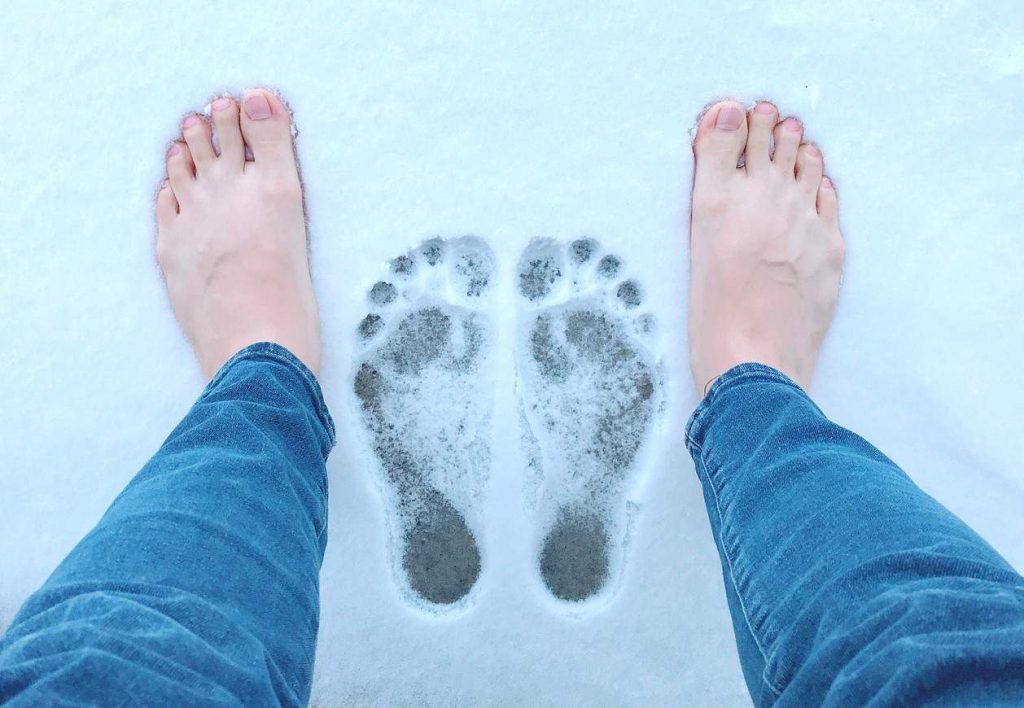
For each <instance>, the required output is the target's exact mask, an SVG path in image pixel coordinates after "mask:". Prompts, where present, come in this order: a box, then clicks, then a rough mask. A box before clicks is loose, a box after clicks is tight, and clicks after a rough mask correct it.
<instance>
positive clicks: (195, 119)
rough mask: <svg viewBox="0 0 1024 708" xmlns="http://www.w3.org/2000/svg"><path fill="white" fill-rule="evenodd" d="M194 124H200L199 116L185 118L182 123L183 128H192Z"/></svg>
mask: <svg viewBox="0 0 1024 708" xmlns="http://www.w3.org/2000/svg"><path fill="white" fill-rule="evenodd" d="M193 125H199V116H189V117H188V118H186V119H185V122H184V123H182V124H181V126H182V127H183V128H191V127H192V126H193Z"/></svg>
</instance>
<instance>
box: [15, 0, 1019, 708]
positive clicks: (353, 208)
mask: <svg viewBox="0 0 1024 708" xmlns="http://www.w3.org/2000/svg"><path fill="white" fill-rule="evenodd" d="M430 5H431V6H429V7H428V6H427V4H426V3H424V4H423V6H420V7H414V6H411V5H406V4H404V3H392V2H374V3H346V4H345V5H344V6H340V5H334V4H333V3H327V2H311V3H294V2H273V3H260V4H256V3H229V2H220V1H217V2H209V1H206V0H204V1H202V2H200V1H192V2H188V1H184V0H179V1H178V2H174V3H149V2H137V3H128V2H113V1H105V2H92V3H77V4H68V3H64V2H53V1H51V2H34V3H28V2H17V3H5V4H4V7H3V8H2V9H0V28H2V29H0V66H3V67H5V69H6V70H5V72H4V73H5V79H4V86H3V89H0V91H2V94H0V95H2V97H3V100H2V102H0V126H2V130H3V147H2V149H0V168H2V169H0V194H2V195H3V201H2V208H0V235H2V236H0V327H2V330H0V331H2V332H3V338H2V340H0V365H2V367H3V374H2V375H0V400H2V401H3V404H4V405H3V408H2V411H0V430H2V433H0V448H2V453H3V454H2V459H3V471H2V473H0V504H2V511H0V625H2V624H4V623H6V622H7V621H9V618H10V616H11V615H12V614H13V613H14V611H15V610H16V608H17V606H18V605H19V604H20V603H21V602H22V600H23V599H24V598H25V597H26V596H27V595H28V594H29V593H30V592H31V591H32V590H33V589H34V588H35V587H37V586H38V585H39V584H40V583H41V582H42V581H43V580H44V579H45V578H46V576H47V575H48V574H49V572H50V571H51V570H52V569H53V568H54V567H55V565H56V564H57V563H58V562H59V561H60V559H61V558H62V557H63V555H64V554H65V553H66V552H67V551H68V550H69V549H70V548H71V547H72V546H73V545H74V544H75V543H76V542H77V541H78V539H79V538H80V537H81V536H82V535H83V534H84V533H85V532H86V531H88V530H89V529H90V528H91V527H92V526H93V524H94V523H95V522H96V520H97V519H98V518H99V516H100V515H101V513H102V512H103V511H104V509H105V508H106V507H107V505H108V504H109V503H110V501H111V500H112V499H113V498H114V496H115V495H116V493H117V492H118V491H119V490H120V489H121V488H122V487H123V485H124V484H125V483H126V482H127V481H128V480H129V479H130V478H131V477H132V475H133V474H134V473H135V472H136V471H137V469H138V468H139V467H140V466H141V465H142V464H143V463H144V462H145V461H146V459H147V458H148V457H149V456H150V455H151V454H152V453H153V451H155V450H156V448H157V447H158V445H159V444H160V442H161V441H162V440H163V438H164V437H165V435H166V434H167V433H168V432H169V431H170V429H171V428H172V426H173V425H174V424H176V423H177V422H178V420H179V419H180V417H181V416H182V415H183V414H184V413H185V411H186V410H187V409H188V407H189V406H190V404H191V403H192V401H193V400H194V398H195V397H196V396H197V395H198V393H199V391H200V389H201V386H202V381H201V378H200V374H199V371H198V368H197V366H196V364H195V363H194V361H193V359H192V355H191V352H190V351H189V348H188V347H187V345H186V344H185V342H184V340H183V339H182V337H181V336H180V334H179V332H178V329H177V327H176V325H175V322H174V320H173V317H172V314H171V311H170V309H169V306H168V304H167V301H166V298H165V295H164V292H163V289H162V285H161V282H160V278H159V275H158V273H157V270H156V267H155V264H154V260H153V253H152V241H153V220H152V197H153V191H154V189H155V186H156V184H157V182H158V180H159V179H160V178H161V175H162V169H163V167H162V159H161V158H162V151H163V147H164V145H165V144H166V142H167V141H168V140H170V139H171V137H172V136H173V135H174V132H175V129H176V126H177V124H178V120H179V119H180V116H181V115H182V114H183V113H184V112H185V111H186V110H189V109H193V108H196V107H201V106H203V105H204V104H206V103H207V101H208V100H209V98H210V97H211V96H212V95H213V94H214V93H215V92H217V91H219V90H238V89H241V88H243V87H245V86H247V85H250V84H256V83H265V84H269V85H273V86H276V87H278V88H280V90H281V91H282V92H283V94H284V95H285V96H286V97H287V99H288V100H289V101H290V103H291V105H292V107H293V108H294V110H295V113H296V117H297V122H298V127H299V130H300V133H301V135H300V136H299V153H300V157H301V160H302V167H303V174H304V177H305V180H306V185H307V199H308V204H309V218H310V223H311V228H312V237H313V264H314V269H315V273H314V278H315V281H316V287H317V292H318V295H319V298H320V303H321V308H322V313H323V320H324V328H323V329H324V337H325V348H326V362H325V369H324V374H323V384H324V387H325V389H326V392H327V397H328V402H329V404H330V406H331V408H332V410H333V412H334V414H335V416H336V417H337V418H338V419H339V423H340V436H339V444H338V447H337V449H336V451H335V453H334V455H333V456H332V458H331V460H330V464H329V468H330V476H331V506H330V511H331V517H330V518H331V521H330V543H329V546H328V550H327V557H326V559H325V562H324V567H323V574H322V602H323V610H322V630H321V636H320V644H319V657H318V665H317V673H316V683H315V688H314V700H315V701H316V702H317V703H320V704H323V705H340V704H346V705H385V704H386V705H402V704H406V705H409V704H444V705H452V704H467V705H469V704H473V705H500V704H516V703H518V704H534V705H537V704H541V705H570V704H583V703H586V704H591V705H657V704H668V703H672V704H697V705H699V704H704V705H743V704H746V703H747V702H748V701H749V699H748V698H747V696H746V690H745V688H744V686H743V682H742V678H741V675H740V671H739V666H738V662H737V659H736V657H735V651H734V642H733V638H732V631H731V628H730V623H729V617H728V613H727V609H726V603H725V597H724V593H723V587H722V580H721V576H720V570H719V565H718V559H717V556H716V554H715V550H714V547H713V543H712V539H711V534H710V533H709V528H708V524H707V520H706V516H705V511H704V504H703V502H702V500H701V495H700V489H699V484H698V482H697V479H696V477H695V475H694V472H693V467H692V465H691V463H690V461H689V457H688V455H687V454H686V452H685V449H684V445H683V436H682V426H683V424H684V422H685V420H686V417H687V416H688V415H689V414H690V412H691V411H692V409H693V407H694V405H695V402H696V401H695V397H694V396H693V394H692V393H691V391H690V383H689V378H688V374H687V370H686V365H685V357H684V352H685V351H686V345H685V320H684V316H685V281H686V278H685V265H686V221H687V209H688V207H687V192H688V189H689V184H690V171H691V167H692V161H691V155H690V149H689V142H688V140H689V136H688V130H689V128H690V127H691V126H692V124H693V122H694V119H695V117H696V116H697V114H698V113H699V112H700V110H701V108H702V106H704V104H705V103H706V102H707V101H708V100H710V99H712V98H714V97H717V96H736V97H738V98H740V99H742V100H744V101H749V100H753V99H756V98H759V97H770V98H772V99H774V100H775V101H777V102H778V104H779V105H780V107H781V108H782V110H783V111H785V112H792V113H795V114H796V115H799V116H800V117H802V118H803V119H804V120H805V121H806V123H807V125H808V134H809V136H810V137H811V138H812V139H814V140H816V141H818V142H819V144H820V145H821V146H822V148H823V149H824V152H825V155H826V160H827V166H828V171H829V173H830V174H831V175H832V176H833V178H834V180H835V182H836V184H837V186H838V189H839V194H840V202H841V219H842V225H843V229H844V232H845V234H846V237H847V239H848V242H849V261H848V269H847V274H846V280H845V284H844V289H843V293H842V296H841V301H840V306H839V311H838V315H837V318H836V323H835V327H834V329H833V332H832V334H831V335H830V338H829V340H828V343H827V345H826V350H825V352H824V356H823V359H822V363H821V367H820V370H819V372H818V377H817V382H816V393H815V397H816V399H817V400H818V401H819V402H820V404H821V405H822V407H823V408H824V410H825V411H826V412H828V413H829V414H830V415H831V416H832V417H833V418H834V419H835V420H837V421H838V422H840V423H842V424H844V425H846V426H848V427H850V428H852V429H853V430H855V431H857V432H859V433H860V434H862V435H864V436H865V437H867V438H868V439H869V440H871V441H872V442H874V443H875V444H876V445H877V446H878V447H880V448H881V449H882V450H883V451H884V452H886V453H887V454H889V455H890V456H891V457H892V458H893V459H895V460H896V461H897V462H898V463H900V464H901V465H903V466H904V467H905V469H906V470H907V471H908V472H909V473H910V474H911V476H912V477H913V478H914V479H915V480H917V482H918V483H919V484H920V485H921V486H922V487H924V489H925V490H927V491H928V492H929V493H931V494H933V495H934V496H935V497H937V498H938V499H939V500H940V501H942V502H943V503H945V504H946V505H947V506H949V507H950V508H951V509H952V510H954V511H955V512H956V513H958V514H960V515H961V516H962V517H963V518H964V519H965V520H967V521H968V522H969V523H970V524H972V525H973V526H974V527H975V528H976V529H977V530H978V531H979V532H980V533H981V534H982V535H983V536H984V537H985V538H987V539H988V540H989V541H990V542H991V543H992V544H993V545H994V546H995V547H996V548H997V549H998V550H999V551H1000V552H1002V553H1003V554H1004V555H1005V556H1006V557H1007V558H1008V559H1009V560H1010V562H1011V563H1012V564H1014V565H1015V566H1016V567H1017V568H1024V541H1022V539H1024V514H1022V513H1021V512H1022V510H1024V471H1022V470H1021V465H1020V462H1019V457H1020V450H1019V446H1020V439H1021V431H1022V424H1021V419H1020V415H1019V408H1020V402H1021V400H1022V399H1024V377H1022V376H1021V374H1020V366H1019V363H1018V360H1017V356H1018V354H1019V352H1020V349H1021V345H1022V343H1024V325H1022V321H1021V316H1020V307H1021V306H1020V303H1021V300H1022V299H1024V280H1022V265H1024V258H1022V256H1021V250H1020V245H1021V236H1022V233H1021V223H1022V217H1024V206H1022V205H1024V198H1022V192H1024V180H1022V177H1021V164H1022V163H1024V132H1022V131H1021V129H1020V122H1021V119H1020V111H1021V110H1022V109H1024V100H1022V99H1024V10H1022V7H1024V6H1022V5H1021V4H1020V3H1019V2H1016V1H1015V0H1006V1H1005V2H967V1H952V2H922V3H893V2H865V1H863V0H862V1H860V2H837V1H833V2H829V3H817V2H782V1H781V0H778V1H775V2H771V3H768V2H765V3H760V2H751V1H735V2H728V3H708V2H700V3H698V2H693V3H680V2H671V3H670V2H665V3H654V2H652V3H627V2H618V3H580V2H576V3H570V2H552V1H550V0H549V1H546V2H535V3H513V2H495V3H440V4H436V5H439V6H433V5H435V4H430ZM467 233H472V234H477V235H479V236H481V237H484V238H486V239H487V240H488V241H489V242H490V244H491V246H492V247H493V249H494V250H495V252H496V255H497V259H498V262H499V264H500V269H501V273H500V280H499V282H498V283H497V286H496V287H497V290H496V293H495V297H496V298H497V302H498V304H499V305H501V306H502V307H503V308H504V311H505V312H506V313H507V315H508V323H509V326H508V327H504V328H499V331H500V335H499V336H498V340H497V342H496V346H497V351H498V354H497V356H498V359H497V361H498V365H500V366H504V367H505V369H504V370H505V371H507V372H508V378H507V380H506V381H505V383H504V384H503V385H499V386H497V387H496V391H495V395H496V399H495V424H494V426H493V430H494V436H493V440H492V452H493V460H494V464H493V468H492V470H491V475H490V481H489V483H488V489H487V493H486V499H485V502H484V506H485V509H484V516H483V518H484V519H485V520H486V528H485V529H484V532H483V539H482V542H481V543H482V546H483V549H484V553H483V556H484V563H485V566H484V569H483V573H482V575H481V579H480V586H479V588H478V589H477V590H475V591H474V592H475V593H477V594H476V595H475V597H474V601H473V604H472V606H471V607H469V608H468V609H467V610H466V611H464V612H459V613H455V614H453V615H451V616H447V615H446V616H440V617H433V616H429V615H427V614H425V613H424V612H423V611H422V610H420V609H417V608H415V607H412V606H410V605H409V604H408V603H406V602H405V601H404V600H403V598H402V596H401V595H400V593H399V592H398V590H397V589H396V586H395V583H394V582H393V576H392V573H391V567H390V566H389V561H388V554H387V552H386V545H385V544H386V543H387V531H386V528H387V524H386V520H385V517H384V513H385V512H384V507H383V506H382V503H381V499H380V495H379V493H378V491H377V487H376V486H375V484H374V482H373V475H372V474H370V473H369V465H371V464H372V463H371V461H370V460H369V458H367V457H366V455H365V452H364V451H363V449H362V448H361V447H360V446H359V445H358V444H357V439H356V438H357V436H356V434H355V425H356V423H355V421H353V420H352V419H351V416H350V411H351V410H352V408H351V406H352V402H351V380H350V375H351V366H352V359H353V346H354V337H353V332H354V329H355V327H356V324H357V323H358V322H359V321H360V319H362V317H363V316H364V315H365V314H366V313H365V308H366V301H365V293H366V289H367V287H368V286H369V285H371V284H372V283H373V282H374V281H375V280H376V279H377V278H378V277H379V276H380V274H381V273H383V272H385V270H384V269H385V268H386V264H387V261H388V260H389V259H390V258H392V257H394V256H395V255H398V254H399V253H403V252H404V251H405V250H406V249H408V248H410V247H412V246H415V245H416V244H418V243H420V242H421V241H422V240H423V239H425V238H429V237H431V236H435V235H442V236H446V237H451V236H459V235H462V234H467ZM580 235H590V236H594V237H596V238H599V239H600V240H601V241H602V242H603V243H604V244H605V246H606V247H607V248H608V249H609V250H611V251H614V252H618V253H621V254H623V255H624V256H625V258H626V259H627V262H628V266H629V268H630V271H631V273H633V274H635V275H636V277H637V278H638V279H640V280H641V281H642V282H643V284H644V288H645V291H646V295H647V301H648V304H649V306H650V307H651V308H652V309H653V310H654V311H655V313H656V315H657V318H658V320H659V331H660V336H661V337H662V338H663V341H667V342H676V345H675V346H674V347H672V348H666V352H668V354H667V355H666V360H665V365H666V386H667V390H666V393H667V399H668V401H667V410H666V423H665V425H664V426H663V428H662V430H663V431H664V432H663V434H662V435H661V436H660V438H659V439H658V440H657V441H656V443H655V445H653V448H654V449H652V453H651V455H650V457H649V462H650V464H649V465H647V468H646V469H645V470H643V473H642V474H641V478H642V483H641V484H639V485H638V486H637V487H636V489H634V491H633V493H632V496H631V498H632V499H633V500H634V501H635V503H636V504H637V505H638V508H639V511H638V513H637V516H636V519H635V523H634V525H633V529H632V542H631V544H630V546H629V548H628V550H627V556H626V564H625V567H624V569H623V577H622V580H621V583H620V585H619V586H618V588H617V592H616V595H615V597H614V598H613V599H612V600H611V601H610V602H609V603H608V604H607V605H605V606H603V607H601V608H600V609H598V610H595V611H593V612H590V613H585V614H583V615H579V614H574V613H571V612H567V611H565V609H564V607H562V606H561V605H560V604H559V603H558V602H556V601H555V600H553V599H552V598H551V597H550V596H549V595H547V594H546V593H545V592H544V591H543V586H542V585H541V584H539V583H538V581H537V576H536V570H535V564H534V560H533V555H532V554H533V546H532V542H533V541H532V539H533V533H534V530H533V529H532V528H531V525H530V520H529V519H530V517H529V516H528V514H526V512H525V511H524V504H523V496H524V487H523V474H524V472H523V456H522V453H521V451H520V448H519V433H518V427H519V426H518V408H517V402H516V399H515V395H516V394H515V389H514V379H513V377H512V371H513V367H514V359H513V354H512V348H513V342H514V333H513V329H514V327H513V326H512V323H513V322H514V317H515V311H514V307H515V305H514V301H515V295H514V287H513V282H512V281H513V277H512V276H513V273H514V268H515V263H516V261H517V258H518V257H519V254H520V252H521V251H522V249H523V248H524V246H525V245H526V244H527V243H528V241H529V240H530V239H531V238H533V237H537V236H545V237H553V238H557V239H573V238H576V237H578V236H580Z"/></svg>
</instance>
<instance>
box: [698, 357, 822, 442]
mask: <svg viewBox="0 0 1024 708" xmlns="http://www.w3.org/2000/svg"><path fill="white" fill-rule="evenodd" d="M758 382H761V383H774V384H780V385H783V386H789V387H791V388H794V389H796V390H797V391H799V392H800V394H801V395H803V396H804V397H807V394H806V393H805V392H804V390H803V389H802V388H800V385H799V384H797V383H796V382H795V381H793V379H791V378H789V377H788V376H786V375H785V374H784V373H782V372H781V371H779V370H778V369H773V368H772V367H770V366H767V365H765V364H756V363H753V362H750V363H746V364H737V365H736V366H734V367H732V368H731V369H729V370H728V371H726V372H725V373H724V374H722V375H721V376H719V377H718V379H717V380H716V381H715V383H714V385H712V386H711V390H710V391H708V394H707V395H706V396H704V400H702V401H701V402H700V405H699V406H697V410H695V411H694V412H693V415H691V416H690V420H689V422H688V423H687V424H686V444H687V446H688V447H689V448H690V451H691V452H693V448H694V447H696V448H697V449H698V450H699V449H700V448H701V447H702V445H703V443H704V434H705V432H706V430H707V426H708V420H709V419H710V417H711V415H712V414H713V412H714V410H715V402H716V401H718V399H719V398H721V396H722V392H723V391H726V390H728V389H730V388H733V387H735V386H738V385H743V384H747V383H758ZM808 400H810V398H808Z"/></svg>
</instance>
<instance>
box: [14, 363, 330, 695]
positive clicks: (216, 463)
mask: <svg viewBox="0 0 1024 708" xmlns="http://www.w3.org/2000/svg"><path fill="white" fill-rule="evenodd" d="M333 445H334V426H333V423H332V422H331V418H330V416H329V414H328V412H327V408H326V406H325V405H324V403H323V398H322V397H321V393H320V387H319V385H318V384H317V382H316V379H315V378H314V376H313V374H312V373H311V372H310V371H309V370H307V369H306V367H305V366H303V365H302V364H301V363H300V362H299V360H298V359H296V358H295V357H294V356H292V354H291V353H289V352H288V351H287V350H285V349H284V348H282V347H280V346H277V345H276V344H256V345H253V346H251V347H248V348H247V349H244V350H243V351H241V352H240V353H238V354H237V355H236V356H235V357H233V358H232V359H231V360H230V361H229V362H228V363H227V364H225V365H224V367H223V368H222V369H221V370H220V371H219V372H218V373H217V375H216V376H215V377H214V379H213V380H212V381H211V382H210V384H209V386H207V387H206V390H205V391H204V392H203V394H202V396H200V398H199V400H198V401H197V402H196V404H195V406H194V407H193V408H192V410H191V411H189V413H188V415H186V416H185V419H184V420H183V421H182V422H181V424H180V425H179V426H178V427H177V428H175V430H174V432H172V433H171V435H170V437H168V438H167V440H166V442H164V444H163V446H162V447H161V448H160V451H159V452H157V454H156V455H155V456H154V457H153V459H151V460H150V461H149V462H148V463H147V464H146V466H145V467H143V468H142V471H141V472H139V474H138V475H137V476H136V477H135V478H134V479H133V480H132V481H131V483H130V484H129V485H128V487H127V488H126V489H125V490H124V491H123V492H122V493H121V494H120V495H119V496H118V497H117V499H115V500H114V503H113V504H112V505H111V507H110V509H109V510H108V511H107V513H106V514H105V515H104V516H103V518H102V519H101V520H100V522H99V524H98V525H97V526H96V528H94V529H93V530H92V531H91V532H90V533H89V534H88V535H87V536H86V537H85V538H84V539H83V540H82V542H81V543H79V544H78V546H77V547H76V548H75V549H74V550H73V551H71V553H70V555H68V557H67V558H66V559H65V560H64V561H63V562H62V563H61V564H60V566H59V567H58V568H57V570H56V571H55V572H54V573H53V575H51V576H50V578H49V579H48V580H47V581H46V583H45V584H44V585H43V587H42V588H41V589H40V590H38V591H37V592H36V593H34V594H33V595H32V596H31V597H30V598H29V599H28V601H27V602H26V603H25V605H24V606H23V607H22V608H21V610H20V611H19V613H18V615H17V616H16V617H15V618H14V621H13V622H12V623H11V626H10V627H9V628H8V630H7V633H6V634H5V635H4V636H3V638H2V639H0V703H4V704H5V705H7V703H6V702H7V701H10V705H26V706H42V705H81V704H86V705H101V706H115V705H131V706H136V705H140V706H188V705H240V704H245V705H260V706H262V705H286V706H291V705H304V704H305V703H306V702H307V701H308V699H309V689H310V683H311V680H312V668H313V655H314V650H315V646H316V633H317V627H318V624H319V603H318V601H319V597H318V595H319V586H318V574H319V570H320V563H321V561H322V560H323V554H324V546H325V544H326V541H327V474H326V466H325V461H326V460H327V454H328V452H330V450H331V447H332V446H333Z"/></svg>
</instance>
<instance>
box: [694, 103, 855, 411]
mask: <svg viewBox="0 0 1024 708" xmlns="http://www.w3.org/2000/svg"><path fill="white" fill-rule="evenodd" d="M778 119H779V114H778V111H777V110H776V108H775V106H773V105H772V104H771V103H766V102H761V103H758V104H757V106H756V107H755V108H754V109H753V110H752V111H750V113H749V114H747V113H746V111H745V110H744V108H743V107H742V106H741V105H740V104H739V103H736V102H735V101H723V102H721V103H718V104H716V105H714V106H712V108H711V109H710V110H709V111H708V112H707V113H706V114H705V115H704V117H703V118H702V119H701V121H700V125H699V126H698V128H697V137H696V138H695V140H694V145H693V151H694V155H695V161H696V167H695V170H694V180H693V207H692V213H691V219H690V314H689V323H690V366H691V369H692V371H693V378H694V382H695V383H696V385H697V390H698V391H704V392H706V389H707V386H708V384H709V383H710V382H711V381H713V380H714V379H715V378H717V377H718V376H720V375H722V374H723V373H725V372H726V371H727V370H729V369H730V368H732V367H733V366H735V365H736V364H741V363H744V362H757V363H761V364H767V365H769V366H772V367H774V368H776V369H778V370H780V371H782V372H783V373H785V374H786V375H787V376H789V377H790V378H792V379H793V380H795V381H796V382H797V383H798V384H800V386H802V387H803V388H804V390H808V389H809V387H810V383H811V375H812V373H813V372H814V366H815V363H816V362H817V359H818V351H819V350H820V348H821V343H822V341H823V340H824V338H825V333H826V332H827V331H828V327H829V324H830V323H831V321H832V313H833V311H834V310H835V304H836V299H837V297H838V295H839V281H840V278H841V277H842V270H843V258H844V245H843V237H842V234H840V233H839V221H838V212H837V203H836V192H835V189H834V187H833V185H832V182H831V181H830V180H829V178H828V177H825V176H823V169H824V162H823V159H822V156H821V152H820V151H819V150H818V149H817V148H816V147H815V146H813V145H810V144H808V143H803V144H801V138H802V137H803V127H802V126H801V124H800V122H799V121H797V120H796V119H795V118H787V119H786V120H784V121H782V122H778ZM772 140H773V141H774V145H775V150H774V154H772V152H771V150H770V144H771V142H772ZM740 157H743V158H744V163H745V164H744V166H743V167H737V166H736V165H737V163H738V161H739V159H740Z"/></svg>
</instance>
